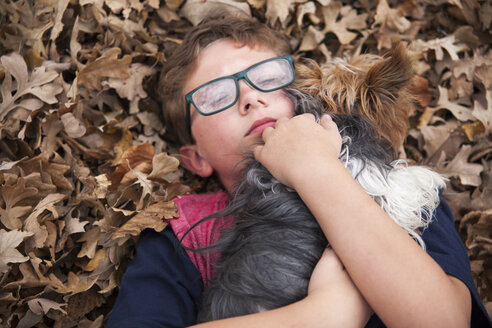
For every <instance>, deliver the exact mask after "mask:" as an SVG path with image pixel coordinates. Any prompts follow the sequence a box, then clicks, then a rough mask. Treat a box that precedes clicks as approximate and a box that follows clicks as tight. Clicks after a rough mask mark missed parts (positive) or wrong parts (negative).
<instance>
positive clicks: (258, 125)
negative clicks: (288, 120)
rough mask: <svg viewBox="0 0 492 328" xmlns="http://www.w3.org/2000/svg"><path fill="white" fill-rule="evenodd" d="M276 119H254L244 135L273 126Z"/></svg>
mask: <svg viewBox="0 0 492 328" xmlns="http://www.w3.org/2000/svg"><path fill="white" fill-rule="evenodd" d="M275 122H276V120H275V119H273V118H270V117H267V118H263V119H261V120H257V121H255V122H254V123H253V124H252V125H251V127H250V128H249V130H248V132H246V134H245V135H246V136H249V135H253V134H261V133H262V132H263V130H265V129H266V128H267V127H269V126H271V127H274V126H275Z"/></svg>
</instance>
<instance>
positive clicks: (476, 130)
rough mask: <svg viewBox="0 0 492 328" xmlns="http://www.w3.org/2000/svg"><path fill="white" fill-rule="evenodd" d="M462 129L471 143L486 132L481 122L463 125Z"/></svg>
mask: <svg viewBox="0 0 492 328" xmlns="http://www.w3.org/2000/svg"><path fill="white" fill-rule="evenodd" d="M461 129H463V131H464V132H465V134H466V137H467V138H468V140H469V141H473V140H474V139H475V136H476V135H479V134H482V133H484V132H485V127H484V126H483V124H482V122H480V121H477V122H473V123H466V124H463V125H462V126H461Z"/></svg>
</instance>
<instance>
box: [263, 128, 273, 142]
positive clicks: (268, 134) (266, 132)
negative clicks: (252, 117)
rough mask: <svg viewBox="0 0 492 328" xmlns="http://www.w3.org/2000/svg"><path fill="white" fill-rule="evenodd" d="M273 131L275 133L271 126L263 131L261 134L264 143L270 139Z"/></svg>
mask: <svg viewBox="0 0 492 328" xmlns="http://www.w3.org/2000/svg"><path fill="white" fill-rule="evenodd" d="M273 131H274V128H273V127H271V126H269V127H267V128H266V129H265V130H263V132H262V134H261V137H262V139H263V141H266V139H268V137H269V136H270V135H271V134H272V133H273Z"/></svg>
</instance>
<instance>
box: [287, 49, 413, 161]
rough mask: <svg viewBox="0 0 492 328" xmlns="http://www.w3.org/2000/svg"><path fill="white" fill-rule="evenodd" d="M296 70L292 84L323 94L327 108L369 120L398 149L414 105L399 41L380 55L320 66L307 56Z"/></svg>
mask: <svg viewBox="0 0 492 328" xmlns="http://www.w3.org/2000/svg"><path fill="white" fill-rule="evenodd" d="M296 74H297V78H296V82H295V84H294V85H293V87H294V88H296V89H298V90H300V91H302V92H304V93H308V94H310V95H313V96H315V97H317V98H319V99H321V100H322V101H323V105H324V107H325V110H326V111H327V112H329V113H343V114H352V115H353V114H357V115H361V116H362V117H364V118H366V119H368V120H369V121H370V122H371V123H372V124H373V125H374V126H375V127H376V129H377V130H378V133H379V134H380V136H381V137H382V138H384V139H386V140H387V141H388V142H389V143H391V145H392V151H393V152H394V154H396V153H397V150H398V148H399V147H400V146H401V144H402V143H403V140H404V138H405V137H406V135H407V130H408V115H409V113H411V112H412V109H413V108H414V106H415V101H414V97H413V96H412V95H411V92H410V86H411V80H412V77H413V75H414V73H413V69H412V60H411V58H410V57H409V56H408V54H407V52H406V50H405V47H404V45H403V44H398V45H396V46H395V47H394V48H393V49H392V50H391V51H390V52H389V53H388V54H387V55H386V56H384V57H381V56H376V55H369V54H366V55H359V56H355V57H353V58H351V59H349V60H347V61H345V60H342V59H334V60H332V61H331V62H328V63H326V64H324V65H318V64H317V63H316V62H314V61H312V60H306V61H305V62H303V63H300V64H299V65H297V66H296Z"/></svg>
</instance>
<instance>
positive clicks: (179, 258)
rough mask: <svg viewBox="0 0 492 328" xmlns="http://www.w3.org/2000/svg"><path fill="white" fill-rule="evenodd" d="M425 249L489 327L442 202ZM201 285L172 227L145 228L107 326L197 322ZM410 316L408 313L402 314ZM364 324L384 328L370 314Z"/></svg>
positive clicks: (477, 321)
mask: <svg viewBox="0 0 492 328" xmlns="http://www.w3.org/2000/svg"><path fill="white" fill-rule="evenodd" d="M422 239H423V240H424V241H425V243H426V247H427V252H428V253H429V255H430V256H432V258H433V259H434V260H435V261H436V262H437V263H438V264H439V265H440V266H441V267H442V269H443V270H444V272H446V273H447V274H449V275H452V276H454V277H456V278H458V279H459V280H461V281H462V282H463V283H464V284H465V285H466V286H467V287H468V289H469V290H470V295H471V299H472V315H471V327H477V328H481V327H492V324H491V322H490V318H489V316H488V314H487V312H486V310H485V308H484V307H483V304H482V302H481V301H480V298H479V296H478V293H477V290H476V288H475V285H474V282H473V278H472V275H471V270H470V263H469V260H468V255H467V252H466V249H465V247H464V245H463V243H462V242H461V240H460V237H459V235H458V233H457V232H456V229H455V227H454V221H453V216H452V214H451V211H450V209H449V206H448V205H447V204H446V203H445V202H441V205H440V206H439V207H438V208H437V209H436V212H435V218H434V220H433V221H432V223H431V224H430V225H429V227H428V228H427V229H426V230H425V231H424V232H423V234H422ZM202 290H203V284H202V279H201V276H200V273H199V272H198V270H197V269H196V268H195V266H194V265H193V263H192V262H191V260H190V259H189V257H188V256H187V255H186V253H185V252H184V251H183V250H182V249H181V248H179V247H178V242H177V240H176V237H175V236H174V234H173V232H172V230H171V229H170V228H166V229H165V230H164V231H162V232H155V231H154V230H145V231H144V232H143V233H142V235H141V237H140V240H139V242H138V243H137V246H136V253H135V257H134V259H133V260H132V262H131V263H130V265H129V266H128V268H127V271H126V273H125V275H124V277H123V281H122V284H121V287H120V291H119V294H118V298H117V300H116V303H115V305H114V307H113V311H112V313H111V316H110V318H109V322H108V325H107V327H109V328H111V327H118V328H125V327H185V326H188V325H192V324H194V323H195V319H196V313H197V309H198V306H199V300H200V295H201V293H202ZM402 320H411V318H402ZM366 327H371V328H374V327H384V325H383V323H382V322H381V321H380V320H379V318H378V317H377V316H375V315H374V316H373V317H372V318H371V319H370V320H369V322H368V324H367V326H366Z"/></svg>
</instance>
